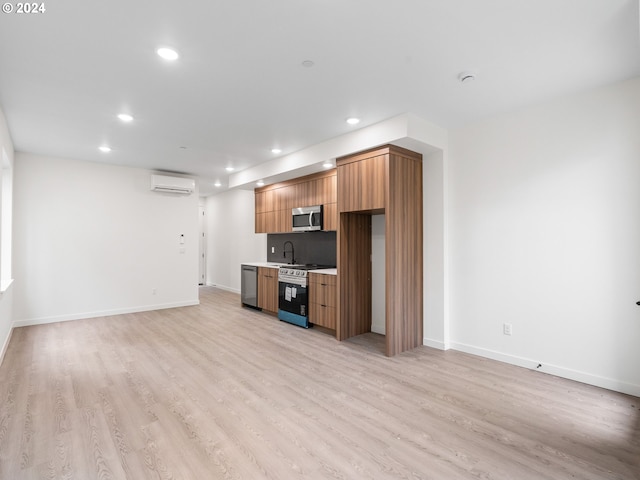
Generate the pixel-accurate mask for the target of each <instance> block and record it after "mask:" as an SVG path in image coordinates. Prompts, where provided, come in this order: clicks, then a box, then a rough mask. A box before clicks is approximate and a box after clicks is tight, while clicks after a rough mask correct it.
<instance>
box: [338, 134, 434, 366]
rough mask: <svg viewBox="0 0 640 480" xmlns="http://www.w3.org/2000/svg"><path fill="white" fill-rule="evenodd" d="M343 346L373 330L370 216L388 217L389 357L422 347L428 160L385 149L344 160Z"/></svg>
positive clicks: (340, 308) (340, 210) (340, 246)
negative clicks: (424, 181)
mask: <svg viewBox="0 0 640 480" xmlns="http://www.w3.org/2000/svg"><path fill="white" fill-rule="evenodd" d="M336 164H337V167H338V168H337V170H338V175H337V182H338V183H337V186H338V215H339V228H338V235H337V237H338V259H337V260H338V262H337V263H338V290H337V296H338V310H337V318H336V336H337V338H338V339H339V340H343V339H345V338H349V337H351V336H354V335H359V334H361V333H364V332H368V331H370V330H371V216H370V215H371V214H373V213H384V214H385V302H386V310H385V318H386V320H385V322H386V335H385V337H386V354H387V355H388V356H392V355H395V354H397V353H400V352H402V351H404V350H409V349H411V348H415V347H417V346H419V345H422V338H423V332H422V330H423V323H422V322H423V320H422V315H423V313H422V312H423V298H422V296H423V292H422V290H423V289H422V285H423V284H422V155H420V154H418V153H415V152H411V151H409V150H405V149H403V148H400V147H396V146H393V145H387V146H385V147H380V148H376V149H372V150H369V151H366V152H361V153H358V154H355V155H350V156H347V157H343V158H339V159H338V160H337V162H336Z"/></svg>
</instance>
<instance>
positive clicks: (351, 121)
mask: <svg viewBox="0 0 640 480" xmlns="http://www.w3.org/2000/svg"><path fill="white" fill-rule="evenodd" d="M347 123H348V124H349V125H357V124H358V123H360V119H359V118H356V117H349V118H347Z"/></svg>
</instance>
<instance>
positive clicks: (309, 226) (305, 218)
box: [291, 205, 322, 232]
mask: <svg viewBox="0 0 640 480" xmlns="http://www.w3.org/2000/svg"><path fill="white" fill-rule="evenodd" d="M291 222H292V223H291V225H292V227H293V231H294V232H310V231H313V230H322V205H316V206H313V207H300V208H292V209H291Z"/></svg>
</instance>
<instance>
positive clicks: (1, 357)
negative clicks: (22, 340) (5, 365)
mask: <svg viewBox="0 0 640 480" xmlns="http://www.w3.org/2000/svg"><path fill="white" fill-rule="evenodd" d="M14 328H15V325H11V328H10V329H9V335H7V338H6V339H5V341H4V345H2V351H0V365H2V362H4V355H5V353H7V349H8V348H9V342H10V341H11V335H13V329H14Z"/></svg>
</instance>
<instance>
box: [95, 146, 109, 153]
mask: <svg viewBox="0 0 640 480" xmlns="http://www.w3.org/2000/svg"><path fill="white" fill-rule="evenodd" d="M98 150H100V151H101V152H102V153H109V152H110V151H111V147H108V146H106V145H101V146H100V147H98Z"/></svg>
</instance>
